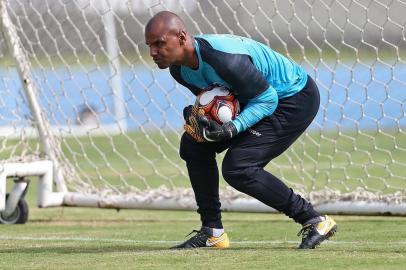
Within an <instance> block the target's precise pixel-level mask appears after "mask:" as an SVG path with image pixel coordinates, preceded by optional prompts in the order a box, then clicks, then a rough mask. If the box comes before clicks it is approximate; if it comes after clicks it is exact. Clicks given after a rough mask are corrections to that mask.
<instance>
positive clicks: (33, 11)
mask: <svg viewBox="0 0 406 270" xmlns="http://www.w3.org/2000/svg"><path fill="white" fill-rule="evenodd" d="M0 3H1V27H2V33H1V35H0V59H1V61H0V74H1V76H0V93H1V94H0V159H1V160H2V162H1V163H2V164H7V163H10V162H11V163H27V162H32V161H36V160H50V161H52V163H53V170H54V176H53V181H54V183H55V184H56V185H55V187H54V190H55V192H60V193H62V194H63V196H64V198H63V204H64V205H76V206H95V207H114V208H132V207H134V208H137V207H139V208H162V209H168V208H180V209H184V208H186V209H189V208H194V207H195V204H194V199H193V198H194V197H193V196H194V195H193V191H192V190H191V188H190V183H189V180H188V176H187V172H186V169H185V164H184V162H183V161H182V160H181V159H180V157H179V154H178V148H179V141H180V137H181V134H182V132H183V131H182V125H183V120H182V109H183V107H185V106H186V105H189V104H192V103H193V102H194V96H193V95H192V94H191V93H190V92H189V91H188V90H187V89H185V88H184V87H182V86H180V85H179V84H177V83H176V82H175V81H174V80H173V79H172V78H171V76H170V75H169V72H168V70H159V69H158V68H157V67H156V66H155V65H154V64H153V62H152V61H151V59H150V57H149V51H148V47H147V46H146V45H145V42H144V27H145V24H146V22H147V21H148V20H149V19H150V18H151V16H152V15H153V14H155V13H156V12H158V11H160V10H171V11H174V12H176V13H178V14H179V15H180V16H181V17H182V18H183V19H184V21H185V23H186V25H187V26H188V28H189V29H188V30H189V31H190V32H191V33H192V34H202V33H208V34H216V33H231V34H236V35H241V36H245V37H249V38H253V39H255V40H258V41H260V42H263V43H265V44H267V45H269V46H271V47H272V48H273V49H275V50H276V51H278V52H280V53H281V54H283V55H286V56H288V57H290V58H292V59H294V60H295V61H296V62H297V63H299V64H300V65H302V66H303V67H304V68H305V69H306V71H307V72H308V73H309V74H310V75H311V76H312V77H313V78H314V79H315V80H316V82H317V84H318V86H319V89H320V94H321V106H320V110H319V113H318V115H317V117H316V119H315V121H314V122H313V123H312V125H311V126H310V127H309V128H308V130H307V131H306V133H305V134H304V135H302V136H301V137H300V139H299V140H298V141H297V142H296V143H295V144H294V145H293V146H292V147H291V148H290V149H289V150H288V151H286V152H285V153H284V154H283V155H282V156H281V157H278V158H277V159H275V160H273V161H272V162H271V163H270V164H269V165H268V166H267V167H266V169H267V170H269V171H270V172H272V173H274V174H275V175H277V176H278V177H280V178H281V179H283V180H284V181H285V182H286V183H287V184H288V185H289V186H291V187H292V188H293V189H294V190H295V191H297V192H299V193H301V194H302V195H303V196H305V197H306V198H308V199H309V200H310V201H311V202H312V203H314V204H315V205H316V208H317V209H319V210H320V211H323V212H333V213H337V212H344V213H385V212H389V213H395V214H402V213H403V214H405V213H406V206H405V195H406V189H405V188H406V131H405V128H406V120H405V105H404V102H405V100H406V38H405V35H406V30H405V25H406V17H405V16H404V14H406V4H405V3H404V2H403V1H401V0H392V1H389V0H384V1H371V0H359V1H352V0H339V1H333V0H316V1H308V0H299V1H292V0H289V1H285V0H274V1H268V0H263V1H260V0H257V1H251V0H224V1H212V0H209V1H197V0H188V1H186V0H160V1H158V0H126V1H119V0H116V1H114V0H100V1H98V0H1V1H0ZM221 159H222V155H219V156H218V161H219V162H221ZM220 188H221V197H222V204H223V208H224V209H230V210H244V211H269V210H270V209H269V208H268V207H266V206H264V205H262V204H260V203H259V202H256V201H255V200H253V199H251V198H248V197H246V196H244V195H243V194H240V193H238V192H236V191H235V190H233V189H232V188H230V187H228V186H227V184H226V183H225V182H224V181H221V187H220Z"/></svg>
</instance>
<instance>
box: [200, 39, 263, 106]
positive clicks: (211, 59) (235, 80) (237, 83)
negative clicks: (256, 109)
mask: <svg viewBox="0 0 406 270" xmlns="http://www.w3.org/2000/svg"><path fill="white" fill-rule="evenodd" d="M196 40H197V42H198V43H199V48H200V55H201V57H202V59H203V61H204V62H206V63H207V64H209V65H210V66H212V67H213V69H214V70H215V71H216V73H217V74H218V75H219V76H220V77H221V78H222V79H223V80H224V81H226V82H227V83H229V84H230V85H231V86H232V90H233V92H234V94H236V95H239V96H240V97H242V98H244V99H251V98H254V97H256V96H258V95H260V94H261V93H263V92H264V91H265V90H267V89H268V88H269V82H268V81H267V80H266V79H265V78H264V76H263V75H262V73H261V72H260V71H258V69H257V68H256V67H255V66H254V64H253V63H252V61H251V58H250V56H249V55H245V54H232V53H226V52H222V51H219V50H216V49H214V48H213V47H212V46H211V45H210V43H209V42H208V41H207V40H205V39H203V38H196Z"/></svg>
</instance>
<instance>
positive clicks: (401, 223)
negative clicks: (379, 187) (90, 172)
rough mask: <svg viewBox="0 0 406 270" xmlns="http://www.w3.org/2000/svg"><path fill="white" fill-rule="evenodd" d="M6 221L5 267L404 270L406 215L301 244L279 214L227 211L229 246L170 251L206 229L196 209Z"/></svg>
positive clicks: (64, 211) (353, 222) (80, 212)
mask: <svg viewBox="0 0 406 270" xmlns="http://www.w3.org/2000/svg"><path fill="white" fill-rule="evenodd" d="M31 210H32V211H31V216H30V220H29V222H28V223H27V224H25V225H7V226H0V243H1V244H0V253H1V264H0V268H1V269H385V270H387V269H404V265H405V264H406V222H405V221H406V220H405V219H404V218H402V217H356V216H351V217H350V216H335V217H334V218H335V219H336V221H337V222H338V225H339V227H338V232H337V234H336V235H335V236H334V237H333V238H332V240H331V241H329V242H326V243H323V244H322V245H321V246H320V247H319V248H317V249H315V250H307V251H303V250H297V249H295V247H296V246H297V244H298V242H299V240H300V239H299V237H297V236H296V233H297V231H298V230H299V229H300V227H299V225H298V224H295V223H293V222H292V221H290V220H289V219H288V218H286V217H285V216H283V215H279V214H247V213H224V215H223V219H224V225H225V227H226V229H227V232H228V234H229V236H230V239H231V248H229V249H227V250H214V249H199V250H180V251H179V250H168V248H169V247H170V246H171V245H174V244H175V243H178V242H179V241H182V240H184V239H185V235H186V234H187V233H188V232H190V231H191V230H192V229H196V228H198V227H199V221H198V217H197V214H195V213H194V212H183V211H146V210H125V211H120V212H116V211H115V210H100V209H83V208H55V209H37V208H34V207H32V208H31Z"/></svg>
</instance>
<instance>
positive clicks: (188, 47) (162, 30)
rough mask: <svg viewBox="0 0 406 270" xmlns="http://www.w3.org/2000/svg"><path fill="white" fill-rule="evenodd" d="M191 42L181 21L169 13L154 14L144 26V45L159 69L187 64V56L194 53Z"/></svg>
mask: <svg viewBox="0 0 406 270" xmlns="http://www.w3.org/2000/svg"><path fill="white" fill-rule="evenodd" d="M192 40H193V38H192V37H191V36H190V35H189V34H188V33H187V32H186V28H185V24H184V23H183V21H182V19H181V18H180V17H179V16H178V15H176V14H175V13H173V12H170V11H161V12H159V13H157V14H155V15H154V16H153V17H152V18H151V19H150V20H149V21H148V23H147V25H146V26H145V43H146V44H147V45H148V46H149V48H150V55H151V57H152V59H153V60H154V62H155V63H156V64H157V65H158V67H159V68H161V69H164V68H167V67H169V66H170V65H172V64H177V65H179V64H182V63H183V62H185V61H186V62H187V61H188V59H187V58H188V55H190V54H193V52H194V45H193V41H192ZM189 57H190V56H189Z"/></svg>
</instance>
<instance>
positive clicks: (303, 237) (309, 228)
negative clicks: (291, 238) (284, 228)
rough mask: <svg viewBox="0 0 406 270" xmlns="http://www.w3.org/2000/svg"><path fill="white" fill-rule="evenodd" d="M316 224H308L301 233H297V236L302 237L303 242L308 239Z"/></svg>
mask: <svg viewBox="0 0 406 270" xmlns="http://www.w3.org/2000/svg"><path fill="white" fill-rule="evenodd" d="M313 226H314V224H307V225H305V226H303V227H302V229H300V231H299V232H298V233H297V236H300V235H302V240H303V239H306V237H307V236H308V235H309V233H310V231H311V229H312V228H313Z"/></svg>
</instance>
